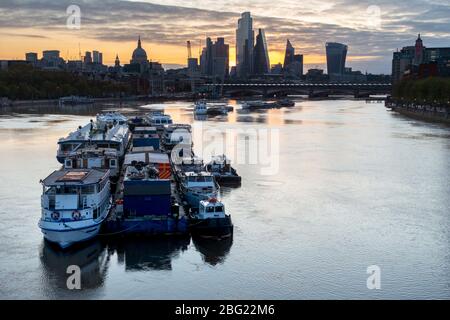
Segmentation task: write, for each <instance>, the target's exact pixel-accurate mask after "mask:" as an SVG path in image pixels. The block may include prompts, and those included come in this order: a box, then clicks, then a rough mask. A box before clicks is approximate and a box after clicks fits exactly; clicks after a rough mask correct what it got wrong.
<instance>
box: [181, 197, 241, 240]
mask: <svg viewBox="0 0 450 320" xmlns="http://www.w3.org/2000/svg"><path fill="white" fill-rule="evenodd" d="M189 222H190V223H189V226H190V229H191V232H192V234H193V235H194V236H195V235H198V236H201V237H214V238H228V237H231V236H232V235H233V223H232V221H231V216H230V215H229V214H226V213H225V206H224V205H223V203H222V202H220V201H218V200H217V199H216V198H209V199H207V200H201V201H200V203H199V208H198V211H195V212H191V213H190V221H189Z"/></svg>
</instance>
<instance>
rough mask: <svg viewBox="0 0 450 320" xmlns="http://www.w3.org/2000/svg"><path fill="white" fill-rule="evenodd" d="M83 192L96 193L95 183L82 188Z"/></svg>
mask: <svg viewBox="0 0 450 320" xmlns="http://www.w3.org/2000/svg"><path fill="white" fill-rule="evenodd" d="M81 193H82V194H93V193H95V185H90V186H84V187H82V188H81Z"/></svg>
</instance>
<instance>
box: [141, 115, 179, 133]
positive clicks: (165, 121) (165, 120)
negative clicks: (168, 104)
mask: <svg viewBox="0 0 450 320" xmlns="http://www.w3.org/2000/svg"><path fill="white" fill-rule="evenodd" d="M146 120H147V123H148V125H149V126H151V127H155V128H156V129H157V130H158V131H162V130H163V129H164V126H166V125H170V124H173V121H172V117H171V116H170V115H168V114H165V113H164V112H163V111H152V112H150V113H149V114H148V115H147V116H146Z"/></svg>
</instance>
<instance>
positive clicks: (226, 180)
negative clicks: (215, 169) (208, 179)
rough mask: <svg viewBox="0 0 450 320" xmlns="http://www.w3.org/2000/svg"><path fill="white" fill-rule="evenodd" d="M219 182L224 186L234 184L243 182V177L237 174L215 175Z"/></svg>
mask: <svg viewBox="0 0 450 320" xmlns="http://www.w3.org/2000/svg"><path fill="white" fill-rule="evenodd" d="M214 178H215V179H216V181H217V183H218V184H219V185H222V186H233V185H240V184H241V180H242V179H241V177H240V176H235V175H214Z"/></svg>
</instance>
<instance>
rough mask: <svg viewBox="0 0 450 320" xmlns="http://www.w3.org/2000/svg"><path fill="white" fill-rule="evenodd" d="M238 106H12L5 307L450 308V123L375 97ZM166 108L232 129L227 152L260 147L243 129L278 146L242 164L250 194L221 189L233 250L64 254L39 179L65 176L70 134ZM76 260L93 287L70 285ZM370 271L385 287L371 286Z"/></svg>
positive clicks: (4, 119) (4, 187)
mask: <svg viewBox="0 0 450 320" xmlns="http://www.w3.org/2000/svg"><path fill="white" fill-rule="evenodd" d="M230 103H231V104H235V107H236V108H235V111H234V112H233V113H231V114H229V115H228V117H218V118H208V119H207V120H202V119H200V120H197V119H194V118H193V116H192V111H191V110H190V109H189V108H192V106H191V105H190V104H189V103H187V102H173V103H164V104H154V105H146V106H140V105H139V104H128V105H115V104H109V105H101V106H95V107H81V108H77V109H74V108H73V107H66V108H64V109H61V108H57V107H53V106H49V107H39V108H38V107H33V108H21V109H16V110H14V112H13V111H11V110H0V141H1V158H0V159H1V166H0V178H1V179H0V181H1V183H0V201H1V206H0V241H1V243H0V298H6V299H15V298H25V299H79V298H82V299H142V298H147V299H304V298H312V299H353V298H354V299H360V298H369V299H371V298H376V299H378V298H387V299H400V298H406V299H416V298H425V299H429V298H440V299H450V128H449V127H446V126H443V125H439V124H430V123H425V122H421V121H417V120H412V119H409V118H405V117H403V116H400V115H396V114H395V113H392V112H389V111H387V110H386V109H385V108H384V105H383V103H367V102H366V101H353V100H334V101H332V100H327V101H308V100H305V101H303V100H298V101H297V102H296V106H295V107H294V108H292V109H280V110H270V111H266V112H252V113H243V112H241V111H240V110H238V109H239V108H240V106H239V103H238V102H237V101H230ZM162 108H164V109H165V110H166V112H167V113H169V114H171V115H172V117H173V119H174V120H175V122H187V123H192V124H194V125H195V127H196V128H197V129H196V132H199V130H198V128H200V129H201V128H203V129H204V130H203V132H216V133H217V132H225V135H226V137H227V141H229V143H227V145H226V152H227V154H232V150H235V151H236V153H237V154H238V155H239V154H241V155H242V153H245V150H247V149H248V150H250V149H251V147H248V148H245V144H244V147H243V146H242V144H240V145H238V143H237V142H236V139H234V138H236V137H239V136H241V135H242V134H243V133H242V131H243V130H244V131H245V130H247V131H251V132H253V133H256V136H257V137H258V140H262V139H263V137H264V136H265V133H267V132H269V135H270V137H272V138H274V139H275V140H274V141H275V142H277V143H276V145H274V146H273V148H272V145H271V150H272V151H274V155H275V157H274V158H270V159H271V160H270V163H268V162H264V161H263V160H261V159H262V158H263V157H261V158H259V157H258V156H256V155H257V154H260V151H261V150H262V149H264V148H266V144H257V147H256V149H251V150H253V151H249V152H248V153H249V154H247V156H245V155H244V156H245V157H246V158H247V159H244V160H245V161H243V160H242V159H241V161H238V160H235V162H236V164H235V167H236V169H237V170H238V172H239V173H240V175H242V177H243V184H242V187H241V188H238V189H232V190H231V189H224V190H223V191H222V200H223V202H224V203H225V205H226V208H227V210H228V212H229V213H231V215H232V217H233V221H234V224H235V232H234V238H233V239H232V241H222V242H198V241H194V240H192V239H189V238H187V239H178V240H168V239H154V240H141V241H119V242H116V243H112V242H106V241H105V240H104V239H101V237H100V239H99V240H97V241H94V242H91V243H90V244H89V245H87V246H84V247H81V248H78V249H76V250H71V251H68V252H64V253H62V252H60V251H59V250H56V249H55V248H54V247H52V246H49V245H48V244H47V243H45V242H44V241H43V238H42V235H41V232H40V230H39V228H38V226H37V223H38V220H39V217H40V195H41V191H42V190H41V186H40V184H39V180H40V179H42V178H45V177H46V176H47V175H48V174H50V173H51V172H52V171H53V170H55V169H58V168H59V164H58V163H57V161H56V158H55V155H56V142H57V140H58V138H60V137H62V136H65V135H66V134H67V133H68V132H69V131H73V130H75V129H76V127H77V126H78V125H81V124H85V123H87V122H88V121H89V119H91V118H94V117H95V114H96V113H97V112H99V111H101V110H114V109H117V110H119V111H121V112H123V113H125V114H127V115H132V114H142V113H145V112H148V111H149V110H151V109H162ZM230 137H231V138H230ZM195 139H196V140H197V141H198V140H199V139H200V140H201V138H199V136H198V134H197V135H196V137H195ZM205 139H206V138H205ZM249 140H251V139H249ZM216 142H217V141H216ZM216 142H214V143H216ZM211 145H213V143H212V142H211V143H209V142H208V143H206V148H205V144H204V145H203V149H205V150H206V149H208V146H209V147H210V146H211ZM248 145H250V142H249V144H248ZM201 146H202V145H201V144H200V143H198V142H196V144H195V147H196V149H197V151H198V153H201V150H200V151H199V149H198V148H201ZM263 147H264V148H263ZM230 150H231V151H230ZM263 151H264V150H263ZM266 153H267V152H266ZM252 155H253V156H254V157H253V158H255V157H256V159H257V161H252V159H251V158H252ZM207 156H208V155H206V156H205V158H207ZM236 159H238V158H236ZM253 160H255V159H253ZM270 164H272V166H271V168H272V170H267V169H268V168H269V165H270ZM264 169H266V170H264ZM264 173H266V174H264ZM267 173H270V174H269V175H267ZM72 264H77V265H79V266H80V267H81V268H82V288H83V289H82V290H81V291H69V290H67V289H66V276H67V275H66V273H65V271H66V268H67V266H68V265H72ZM371 265H377V266H379V267H380V269H381V289H380V290H368V289H367V285H366V280H367V277H368V274H367V267H368V266H371Z"/></svg>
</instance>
